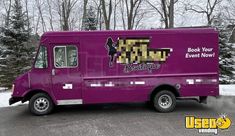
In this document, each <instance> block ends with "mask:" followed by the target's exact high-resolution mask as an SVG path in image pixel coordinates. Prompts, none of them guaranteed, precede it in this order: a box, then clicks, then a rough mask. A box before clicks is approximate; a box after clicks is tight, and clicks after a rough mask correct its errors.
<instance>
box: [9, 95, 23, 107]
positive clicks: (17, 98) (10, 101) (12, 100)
mask: <svg viewBox="0 0 235 136" xmlns="http://www.w3.org/2000/svg"><path fill="white" fill-rule="evenodd" d="M21 100H22V98H21V97H11V98H10V99H9V105H12V104H14V103H16V102H18V101H21Z"/></svg>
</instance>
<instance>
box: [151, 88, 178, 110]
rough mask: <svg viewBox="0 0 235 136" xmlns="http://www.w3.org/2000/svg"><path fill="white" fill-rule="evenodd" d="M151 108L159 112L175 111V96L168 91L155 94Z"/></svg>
mask: <svg viewBox="0 0 235 136" xmlns="http://www.w3.org/2000/svg"><path fill="white" fill-rule="evenodd" d="M152 101H153V106H154V108H155V110H157V111H159V112H171V111H173V110H174V109H175V105H176V98H175V95H174V94H173V93H172V92H171V91H168V90H163V91H160V92H158V93H156V94H155V96H154V98H153V100H152Z"/></svg>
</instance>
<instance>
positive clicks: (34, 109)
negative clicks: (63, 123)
mask: <svg viewBox="0 0 235 136" xmlns="http://www.w3.org/2000/svg"><path fill="white" fill-rule="evenodd" d="M53 108H54V103H53V102H52V100H51V98H50V96H48V95H47V94H44V93H38V94H35V95H34V96H33V97H32V98H31V99H30V101H29V110H30V112H31V113H33V114H34V115H38V116H39V115H46V114H49V113H51V111H52V110H53Z"/></svg>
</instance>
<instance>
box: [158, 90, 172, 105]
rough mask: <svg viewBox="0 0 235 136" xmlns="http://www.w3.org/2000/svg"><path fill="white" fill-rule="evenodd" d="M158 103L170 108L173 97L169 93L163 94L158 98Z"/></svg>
mask: <svg viewBox="0 0 235 136" xmlns="http://www.w3.org/2000/svg"><path fill="white" fill-rule="evenodd" d="M158 105H159V106H160V107H161V108H163V109H167V108H170V107H171V105H172V98H171V97H170V96H169V95H167V94H163V95H161V96H160V97H159V99H158Z"/></svg>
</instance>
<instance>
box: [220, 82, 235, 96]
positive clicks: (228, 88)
mask: <svg viewBox="0 0 235 136" xmlns="http://www.w3.org/2000/svg"><path fill="white" fill-rule="evenodd" d="M219 93H220V95H225V96H235V84H233V85H220V86H219Z"/></svg>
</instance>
